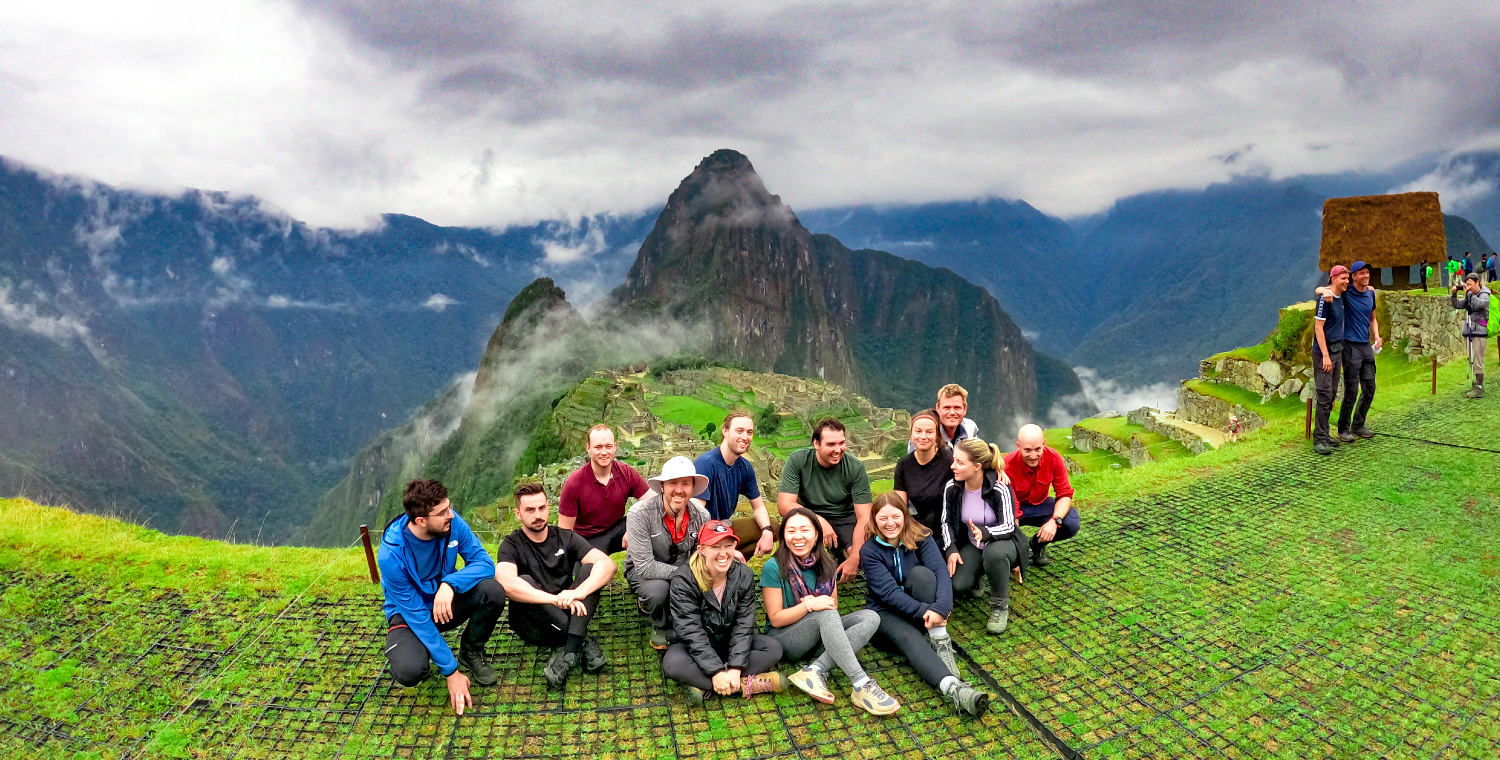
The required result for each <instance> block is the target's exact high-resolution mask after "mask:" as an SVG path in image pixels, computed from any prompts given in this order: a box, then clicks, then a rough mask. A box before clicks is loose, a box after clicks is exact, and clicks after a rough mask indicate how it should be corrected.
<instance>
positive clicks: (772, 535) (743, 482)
mask: <svg viewBox="0 0 1500 760" xmlns="http://www.w3.org/2000/svg"><path fill="white" fill-rule="evenodd" d="M719 432H720V433H721V434H722V435H723V436H724V442H723V443H720V444H719V447H718V448H716V449H709V450H708V451H706V452H704V453H703V454H700V455H699V456H698V458H697V459H696V460H695V461H694V462H693V469H694V470H695V471H696V472H697V473H698V474H699V475H707V476H708V490H707V491H704V492H703V494H702V495H701V496H699V497H698V498H695V499H693V501H694V503H696V504H698V506H700V507H703V508H704V509H706V510H708V515H709V517H711V518H713V519H715V520H723V521H725V522H730V519H731V518H733V517H734V511H735V508H736V507H738V506H739V503H740V497H741V496H743V497H745V498H747V499H749V500H750V510H751V516H750V517H742V518H740V519H738V520H734V521H733V523H732V527H733V528H734V534H735V535H736V536H744V537H745V538H744V539H742V540H741V542H740V545H739V547H738V548H739V550H740V553H741V554H743V553H745V552H746V551H749V550H750V549H751V547H754V552H755V553H754V554H752V555H751V556H752V557H758V556H760V555H762V554H770V553H771V550H772V549H774V548H776V525H775V524H774V523H772V522H771V517H770V516H769V515H768V514H767V513H766V500H765V499H764V498H762V497H761V495H760V483H758V482H756V480H755V466H754V465H752V464H750V460H748V459H746V458H745V452H747V451H749V450H750V444H751V442H753V441H754V440H755V418H753V417H751V416H750V413H749V412H746V411H741V410H735V411H733V412H730V413H729V416H728V417H725V418H724V424H723V426H721V427H720V428H719ZM752 536H757V537H758V538H752Z"/></svg>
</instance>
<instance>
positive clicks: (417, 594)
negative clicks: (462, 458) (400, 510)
mask: <svg viewBox="0 0 1500 760" xmlns="http://www.w3.org/2000/svg"><path fill="white" fill-rule="evenodd" d="M401 504H402V506H403V507H405V509H406V514H404V515H401V516H399V517H397V518H396V519H394V520H392V521H391V522H390V523H389V524H387V525H386V526H385V530H384V531H383V532H382V533H381V537H380V556H379V561H380V586H381V588H382V589H384V590H385V617H386V625H387V627H388V630H387V631H386V635H385V657H386V660H387V661H389V662H390V666H391V675H392V676H394V677H395V679H396V681H397V682H398V683H400V684H401V685H402V686H416V685H417V684H418V683H419V682H421V680H422V679H424V678H426V677H427V673H428V663H429V662H431V663H436V664H437V666H438V671H439V672H441V673H442V674H443V677H444V678H446V679H447V680H448V701H449V703H450V704H452V705H453V709H454V710H455V711H457V713H458V714H459V715H463V714H464V708H465V707H472V706H473V705H474V700H473V698H472V697H471V696H469V679H468V678H467V677H465V676H464V674H463V673H460V672H458V669H459V668H460V667H462V668H463V669H465V670H467V671H469V673H470V674H472V675H473V676H474V682H475V683H477V684H479V685H480V686H493V685H494V684H495V682H496V680H497V679H496V676H495V670H494V668H491V667H490V665H489V663H488V662H486V661H485V659H484V645H485V644H486V643H488V642H489V640H490V635H491V634H493V633H494V632H495V624H496V623H497V622H499V620H500V613H501V611H502V610H504V609H505V590H504V589H503V588H502V587H501V586H500V583H499V582H498V581H496V580H495V563H494V562H493V561H491V560H490V555H489V554H487V553H486V552H485V550H484V546H483V545H481V544H480V543H479V539H478V538H476V537H475V536H474V532H473V531H472V530H469V526H468V524H467V523H465V522H464V521H463V518H461V517H459V516H458V515H457V514H454V512H453V507H452V505H450V504H449V503H448V489H446V488H444V487H443V484H442V483H439V482H437V481H436V480H413V481H411V482H410V483H407V484H406V491H405V492H404V493H403V494H402V497H401ZM459 557H463V560H464V567H463V569H462V570H459V569H458V558H459ZM465 621H467V622H468V626H467V627H466V628H464V632H463V635H462V637H461V638H460V639H459V642H460V643H459V651H458V656H457V657H455V656H454V655H453V650H452V649H450V648H449V647H448V642H446V641H444V640H443V634H442V632H443V631H451V630H453V629H455V628H457V627H459V626H461V625H463V624H464V622H465Z"/></svg>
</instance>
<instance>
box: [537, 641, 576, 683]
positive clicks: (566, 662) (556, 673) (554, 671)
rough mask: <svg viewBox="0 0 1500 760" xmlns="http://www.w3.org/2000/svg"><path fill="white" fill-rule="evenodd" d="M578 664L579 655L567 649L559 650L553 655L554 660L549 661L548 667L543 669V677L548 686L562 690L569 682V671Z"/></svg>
mask: <svg viewBox="0 0 1500 760" xmlns="http://www.w3.org/2000/svg"><path fill="white" fill-rule="evenodd" d="M577 664H578V655H577V654H575V653H573V652H569V651H568V650H566V649H558V650H557V651H556V652H553V653H552V659H550V660H548V661H547V667H545V668H543V669H542V677H543V678H545V679H547V685H548V686H550V687H552V688H554V689H561V688H562V687H563V684H565V683H567V682H568V671H571V670H572V669H573V666H574V665H577Z"/></svg>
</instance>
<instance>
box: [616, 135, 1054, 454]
mask: <svg viewBox="0 0 1500 760" xmlns="http://www.w3.org/2000/svg"><path fill="white" fill-rule="evenodd" d="M613 296H614V298H615V299H616V300H617V301H618V302H619V304H620V305H621V307H623V308H624V309H626V310H627V311H641V310H644V311H650V310H655V309H663V310H665V311H666V312H667V313H669V314H670V315H671V316H673V317H674V318H676V319H678V320H680V321H683V322H687V323H691V324H701V325H702V327H703V329H705V330H707V331H708V333H709V335H708V337H707V340H708V349H707V350H708V352H709V355H710V356H712V357H713V358H717V359H723V360H730V361H735V362H739V363H742V364H744V365H746V366H748V367H750V368H751V369H755V370H761V371H773V372H779V373H782V374H787V375H799V376H804V377H817V378H822V379H825V380H829V381H831V382H835V383H838V384H840V385H843V386H846V387H848V388H850V389H852V390H855V391H857V392H859V393H862V394H865V395H867V396H869V397H870V399H871V400H872V401H874V402H875V403H877V404H880V405H884V406H892V407H899V408H905V409H921V408H923V407H926V406H930V405H932V403H933V394H934V393H935V391H936V389H937V387H938V386H939V385H941V384H943V383H946V382H956V383H959V384H960V385H963V386H964V387H965V388H967V389H968V390H969V392H970V393H971V394H972V398H973V399H974V403H973V404H972V408H971V416H973V417H974V418H976V419H977V420H978V421H979V423H980V424H981V425H982V426H983V427H984V428H986V429H988V430H992V431H997V432H998V431H999V430H1002V429H1008V428H1009V427H1010V426H1011V423H1012V421H1013V420H1015V419H1016V418H1017V417H1027V418H1029V417H1032V416H1034V415H1037V414H1041V415H1045V414H1046V413H1047V411H1048V410H1049V409H1050V408H1051V406H1052V402H1053V401H1054V400H1055V399H1057V398H1058V397H1060V396H1066V395H1071V394H1075V393H1078V391H1079V383H1078V379H1077V377H1076V376H1075V375H1074V374H1073V371H1072V370H1071V369H1070V368H1068V367H1067V366H1066V365H1064V364H1062V363H1061V362H1058V361H1056V360H1054V359H1051V358H1050V357H1047V356H1045V355H1042V354H1039V353H1038V352H1037V351H1036V350H1035V349H1033V347H1032V346H1031V344H1030V343H1029V342H1028V341H1027V340H1026V339H1025V338H1024V337H1022V335H1021V330H1020V328H1018V327H1017V326H1016V324H1015V322H1013V321H1012V320H1011V318H1010V317H1009V316H1008V315H1007V314H1006V313H1005V312H1004V310H1002V309H1001V308H1000V303H999V302H998V301H996V300H995V298H994V297H993V296H992V295H990V293H989V292H988V291H986V290H984V289H983V288H980V287H978V286H976V285H974V284H972V283H970V282H968V281H967V280H965V279H963V278H962V277H959V276H958V275H956V274H954V273H952V272H951V271H949V270H947V269H934V268H932V267H929V266H926V265H925V264H921V263H918V262H915V261H910V260H907V259H902V258H899V257H896V256H893V255H891V254H888V253H885V252H882V251H851V250H849V249H848V248H847V247H845V246H844V245H843V244H842V243H840V242H839V241H838V240H836V239H834V238H833V237H831V236H828V235H816V234H813V233H812V232H809V231H808V230H807V228H805V227H803V226H802V223H801V222H800V221H799V220H798V219H797V215H796V214H795V213H793V212H792V209H791V208H790V207H788V206H787V205H786V204H785V203H782V201H781V198H779V197H778V196H775V195H772V194H771V193H770V192H769V191H768V190H767V189H766V187H765V184H764V183H763V182H762V181H761V179H760V177H759V176H758V175H757V174H756V173H755V169H754V167H752V166H751V164H750V160H749V159H748V158H746V157H745V156H744V155H742V154H740V153H738V152H735V151H733V150H719V151H715V152H714V153H713V154H712V155H710V156H709V157H707V158H705V159H704V160H703V161H702V162H701V163H699V164H698V166H697V168H695V169H694V170H693V173H692V174H690V175H688V177H687V179H685V180H683V181H682V184H680V185H679V186H678V187H677V189H676V190H675V191H674V192H673V193H672V195H671V197H670V198H668V200H667V206H666V208H665V209H663V211H662V212H661V215H660V216H658V217H657V219H656V226H655V227H654V228H653V229H652V230H651V233H650V234H649V235H648V236H647V237H646V240H645V242H644V243H643V244H642V245H641V250H640V253H639V254H638V255H637V256H636V260H635V264H634V265H633V266H632V267H631V268H630V273H629V274H628V275H627V276H626V280H625V284H624V285H622V286H620V287H619V288H618V289H616V290H615V292H614V294H613Z"/></svg>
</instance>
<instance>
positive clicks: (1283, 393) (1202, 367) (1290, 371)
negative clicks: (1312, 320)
mask: <svg viewBox="0 0 1500 760" xmlns="http://www.w3.org/2000/svg"><path fill="white" fill-rule="evenodd" d="M1198 377H1199V379H1201V380H1205V381H1208V382H1214V383H1225V384H1228V385H1234V386H1238V387H1240V388H1244V389H1245V390H1247V391H1250V392H1251V393H1259V394H1260V395H1261V398H1262V399H1263V401H1270V400H1271V398H1272V397H1273V396H1276V397H1280V398H1286V397H1287V396H1296V395H1298V394H1300V393H1302V388H1303V387H1304V386H1306V385H1308V384H1309V383H1311V382H1312V367H1309V366H1307V365H1305V364H1293V363H1290V362H1285V361H1281V360H1278V359H1268V360H1266V361H1263V362H1258V363H1257V362H1254V361H1251V360H1249V359H1239V358H1235V357H1223V358H1219V359H1205V360H1203V362H1202V363H1200V364H1199V365H1198Z"/></svg>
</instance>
